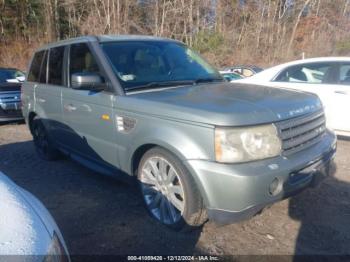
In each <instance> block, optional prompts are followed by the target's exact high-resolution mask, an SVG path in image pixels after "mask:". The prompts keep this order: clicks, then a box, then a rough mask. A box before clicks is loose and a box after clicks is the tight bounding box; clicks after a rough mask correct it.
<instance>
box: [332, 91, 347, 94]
mask: <svg viewBox="0 0 350 262" xmlns="http://www.w3.org/2000/svg"><path fill="white" fill-rule="evenodd" d="M334 93H336V94H340V95H347V94H348V92H346V91H341V90H336V91H334Z"/></svg>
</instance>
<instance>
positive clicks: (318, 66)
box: [275, 63, 331, 84]
mask: <svg viewBox="0 0 350 262" xmlns="http://www.w3.org/2000/svg"><path fill="white" fill-rule="evenodd" d="M275 81H278V82H296V83H298V82H304V83H313V84H317V83H328V82H329V81H331V64H329V63H315V64H305V65H298V66H292V67H289V68H287V69H286V70H284V71H283V72H282V73H281V74H280V75H279V76H278V77H277V78H276V80H275Z"/></svg>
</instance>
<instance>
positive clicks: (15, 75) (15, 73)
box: [0, 69, 25, 83]
mask: <svg viewBox="0 0 350 262" xmlns="http://www.w3.org/2000/svg"><path fill="white" fill-rule="evenodd" d="M24 78H25V75H24V73H23V72H21V71H19V70H16V69H0V83H7V82H23V81H24Z"/></svg>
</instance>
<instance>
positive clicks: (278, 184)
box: [269, 177, 282, 196]
mask: <svg viewBox="0 0 350 262" xmlns="http://www.w3.org/2000/svg"><path fill="white" fill-rule="evenodd" d="M281 191H282V181H280V180H279V179H278V178H277V177H276V178H275V179H274V180H273V181H272V183H271V184H270V187H269V193H270V195H272V196H276V195H278V194H279V193H281Z"/></svg>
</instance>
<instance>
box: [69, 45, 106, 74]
mask: <svg viewBox="0 0 350 262" xmlns="http://www.w3.org/2000/svg"><path fill="white" fill-rule="evenodd" d="M74 73H98V74H99V73H100V70H99V68H98V65H97V63H96V60H95V58H94V56H93V55H92V53H91V51H90V49H89V47H88V46H87V44H76V45H72V46H71V48H70V65H69V74H70V79H71V76H72V74H74Z"/></svg>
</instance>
